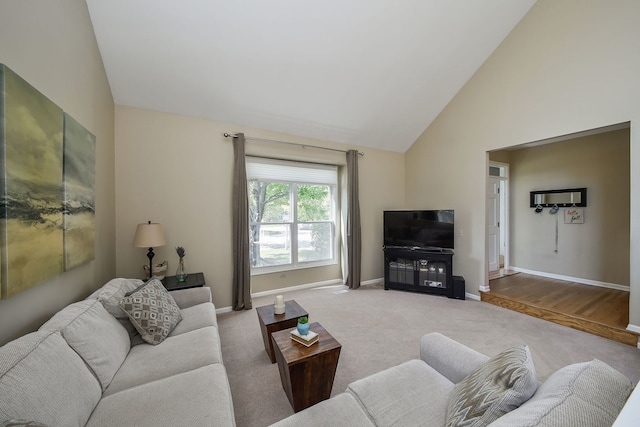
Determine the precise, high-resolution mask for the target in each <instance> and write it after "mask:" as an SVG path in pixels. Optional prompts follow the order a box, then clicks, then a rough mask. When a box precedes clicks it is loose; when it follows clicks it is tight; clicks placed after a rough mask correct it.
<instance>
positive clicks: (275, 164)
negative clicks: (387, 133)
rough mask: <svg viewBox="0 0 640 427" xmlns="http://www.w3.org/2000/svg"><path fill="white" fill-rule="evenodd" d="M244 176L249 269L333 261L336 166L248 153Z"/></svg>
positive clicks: (263, 270)
mask: <svg viewBox="0 0 640 427" xmlns="http://www.w3.org/2000/svg"><path fill="white" fill-rule="evenodd" d="M247 181H248V186H249V240H250V242H249V243H250V246H249V258H250V261H251V269H252V272H253V273H254V274H255V273H267V272H272V271H282V270H288V269H295V268H304V267H313V266H318V265H327V264H335V263H336V255H335V254H336V212H337V206H336V204H337V194H336V191H337V190H336V188H337V182H338V169H337V167H336V166H330V165H320V164H313V163H301V162H290V161H284V160H273V159H262V158H255V157H247Z"/></svg>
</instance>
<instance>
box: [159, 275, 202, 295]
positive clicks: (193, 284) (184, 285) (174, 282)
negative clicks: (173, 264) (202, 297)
mask: <svg viewBox="0 0 640 427" xmlns="http://www.w3.org/2000/svg"><path fill="white" fill-rule="evenodd" d="M162 284H163V285H164V287H165V288H167V290H168V291H177V290H179V289H189V288H199V287H201V286H205V285H206V283H205V281H204V273H190V274H188V275H187V280H185V281H184V282H178V279H176V276H166V277H165V278H164V279H162Z"/></svg>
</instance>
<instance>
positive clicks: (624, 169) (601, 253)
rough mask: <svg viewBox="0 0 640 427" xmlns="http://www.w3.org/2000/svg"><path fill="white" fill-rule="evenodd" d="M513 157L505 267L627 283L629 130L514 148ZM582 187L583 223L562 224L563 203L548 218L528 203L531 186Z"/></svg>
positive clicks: (532, 189)
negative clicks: (584, 190) (584, 200)
mask: <svg viewBox="0 0 640 427" xmlns="http://www.w3.org/2000/svg"><path fill="white" fill-rule="evenodd" d="M491 157H492V158H493V155H492V156H491ZM510 159H511V162H510V168H509V172H510V175H509V177H510V180H509V190H510V191H509V196H510V198H509V200H510V210H509V213H510V219H511V220H510V223H509V226H510V227H509V230H510V233H509V236H510V246H509V247H510V255H511V257H510V265H511V266H514V267H519V268H524V269H527V270H534V271H539V272H544V273H552V274H559V275H564V276H570V277H577V278H581V279H588V280H593V281H596V282H603V283H605V284H613V285H622V286H627V287H628V286H629V220H630V218H629V129H623V130H618V131H614V132H606V133H602V134H598V135H592V136H587V137H582V138H576V139H572V140H569V141H563V142H556V143H553V144H548V145H542V146H537V147H531V148H525V149H521V150H516V151H512V152H511V156H510ZM579 187H586V188H587V202H588V205H587V207H585V208H584V217H585V221H584V224H565V223H564V210H565V209H564V208H561V209H560V211H559V212H558V214H557V215H550V214H549V209H545V210H544V211H543V212H542V213H540V214H536V213H534V210H533V209H532V208H530V207H529V192H530V191H534V190H553V189H562V188H579ZM556 220H558V252H557V253H555V252H554V250H555V249H556V243H555V240H556Z"/></svg>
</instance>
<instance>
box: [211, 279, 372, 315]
mask: <svg viewBox="0 0 640 427" xmlns="http://www.w3.org/2000/svg"><path fill="white" fill-rule="evenodd" d="M379 281H380V279H373V280H367V281H365V282H361V283H360V285H370V284H373V283H378V282H379ZM326 286H344V284H343V283H342V279H333V280H325V281H322V282H314V283H305V284H303V285H296V286H289V287H288V288H280V289H270V290H268V291H263V292H255V293H252V294H251V298H258V297H264V296H269V295H278V294H284V293H287V292H291V291H299V290H301V289H309V288H320V287H326ZM230 311H233V308H232V307H230V306H228V307H222V308H218V309H216V313H229V312H230Z"/></svg>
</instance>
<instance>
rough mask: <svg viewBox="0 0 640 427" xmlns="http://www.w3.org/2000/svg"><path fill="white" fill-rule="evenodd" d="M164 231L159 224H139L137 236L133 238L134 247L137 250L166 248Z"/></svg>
mask: <svg viewBox="0 0 640 427" xmlns="http://www.w3.org/2000/svg"><path fill="white" fill-rule="evenodd" d="M164 245H165V240H164V231H163V230H162V225H161V224H158V223H151V221H149V222H148V223H146V224H138V228H136V235H135V236H134V237H133V246H135V247H136V248H155V247H158V246H164Z"/></svg>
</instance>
